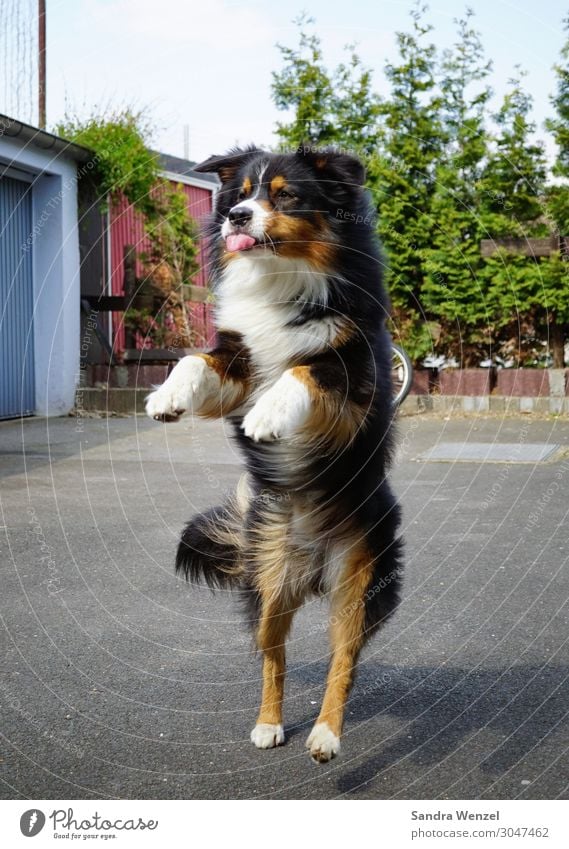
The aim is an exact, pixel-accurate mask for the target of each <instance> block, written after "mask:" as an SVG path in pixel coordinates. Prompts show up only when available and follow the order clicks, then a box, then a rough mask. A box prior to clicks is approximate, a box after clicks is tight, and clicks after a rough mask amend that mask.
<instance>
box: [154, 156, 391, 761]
mask: <svg viewBox="0 0 569 849" xmlns="http://www.w3.org/2000/svg"><path fill="white" fill-rule="evenodd" d="M196 170H198V171H204V172H215V173H217V174H218V175H219V178H220V180H221V189H220V191H219V193H218V196H217V203H216V209H215V212H214V214H213V217H212V220H211V223H210V226H209V231H208V235H209V239H210V242H211V249H212V263H213V281H212V282H213V286H214V291H215V297H216V307H215V312H216V327H217V342H216V345H215V347H214V348H213V350H211V351H209V352H208V353H200V354H196V355H194V356H187V357H184V358H183V359H181V360H180V362H179V363H178V364H177V365H176V367H175V368H174V369H173V371H172V373H171V374H170V376H169V377H168V379H167V380H166V382H165V383H164V384H163V385H162V386H161V387H160V388H158V389H156V391H154V392H152V393H151V394H150V395H149V396H148V399H147V402H146V409H147V412H148V415H149V416H151V417H153V418H154V419H157V420H159V421H173V420H176V419H178V418H179V417H180V416H182V415H183V414H186V413H188V414H193V415H197V416H205V417H210V418H211V417H214V418H217V417H221V416H223V417H225V418H226V419H227V420H228V421H229V422H230V423H231V426H232V429H233V433H234V434H235V438H236V440H237V442H238V443H239V445H240V447H241V450H242V452H243V455H244V460H245V465H246V470H247V471H246V473H245V474H244V476H243V478H242V479H241V482H240V484H239V486H238V488H237V491H236V492H235V495H234V497H233V498H231V499H230V500H229V501H228V502H227V503H225V504H223V505H222V506H220V507H216V508H214V509H212V510H210V511H208V512H207V513H205V514H203V515H199V516H196V517H195V518H193V519H192V520H191V521H190V523H189V524H188V525H187V527H186V528H185V530H184V531H183V533H182V538H181V541H180V545H179V548H178V554H177V559H176V568H177V570H179V571H181V572H182V573H183V574H184V575H185V576H186V578H188V579H189V580H192V581H193V580H200V579H201V580H204V581H205V582H207V583H208V584H209V585H210V586H214V587H216V586H228V587H235V588H236V589H238V590H239V591H240V592H241V594H242V595H243V596H244V597H245V599H246V600H247V609H248V615H249V619H250V621H251V624H252V627H253V628H254V631H255V637H256V642H257V645H258V647H259V649H260V650H261V652H262V653H263V693H262V699H261V707H260V710H259V715H258V718H257V723H256V725H255V727H254V728H253V731H252V733H251V740H252V742H253V743H254V744H255V746H257V747H259V748H261V749H265V748H270V747H272V746H278V745H280V744H282V743H283V742H284V739H285V733H284V729H283V716H282V708H283V689H284V681H285V642H286V638H287V633H288V631H289V629H290V626H291V622H292V619H293V616H294V614H295V611H296V610H298V608H299V607H300V605H301V604H302V603H303V601H304V599H306V598H307V597H308V596H309V595H310V594H319V595H323V596H325V597H326V598H327V599H328V600H329V604H330V618H329V622H330V640H331V652H332V654H331V661H330V667H329V672H328V679H327V685H326V692H325V696H324V700H323V703H322V707H321V710H320V713H319V715H318V718H317V719H316V723H315V725H314V727H313V729H312V731H311V733H310V735H309V737H308V740H307V741H306V745H307V747H308V749H309V750H310V753H311V755H312V757H313V758H314V759H315V760H317V761H320V762H323V761H328V760H330V759H331V758H333V757H334V755H336V754H337V753H338V751H339V748H340V735H341V731H342V722H343V717H344V708H345V704H346V700H347V697H348V694H349V691H350V686H351V683H352V678H353V673H354V668H355V665H356V662H357V658H358V655H359V652H360V650H361V648H362V646H363V644H364V642H365V641H366V640H367V639H368V638H369V637H370V636H371V635H372V634H373V633H374V632H375V631H376V630H377V629H378V628H379V626H380V625H382V623H384V622H385V621H386V620H387V619H388V617H389V616H390V615H391V614H392V613H393V611H394V610H395V608H396V606H397V602H398V588H399V585H400V573H401V565H402V564H401V547H402V546H401V540H400V538H399V536H398V526H399V523H400V511H399V507H398V505H397V502H396V500H395V498H394V496H393V494H392V491H391V488H390V485H389V482H388V478H387V474H388V467H389V461H390V457H391V454H392V450H393V435H392V419H393V408H392V403H391V397H392V394H391V347H390V346H391V340H390V337H389V334H388V332H387V330H386V319H387V317H388V313H389V305H388V301H387V297H386V294H385V292H384V290H383V287H382V282H381V278H382V258H381V254H380V251H379V247H378V245H377V243H376V238H375V234H374V227H373V226H370V222H371V223H372V225H373V214H372V211H371V209H370V205H369V200H368V197H367V194H366V192H365V190H364V189H363V183H364V176H365V175H364V169H363V166H362V165H361V163H360V162H359V161H358V160H357V159H356V158H355V157H353V156H351V155H348V154H345V153H342V152H339V151H335V150H329V149H323V150H314V149H309V148H304V147H303V148H299V149H298V150H297V151H296V152H295V153H292V154H286V155H282V154H274V153H266V152H265V151H263V150H259V149H257V148H254V147H251V148H247V149H234V150H232V151H231V152H230V153H228V154H227V155H225V156H213V157H211V158H210V159H208V160H207V161H206V162H204V163H203V164H201V165H200V166H198V167H197V169H196ZM366 222H367V223H366Z"/></svg>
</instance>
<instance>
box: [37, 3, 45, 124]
mask: <svg viewBox="0 0 569 849" xmlns="http://www.w3.org/2000/svg"><path fill="white" fill-rule="evenodd" d="M38 111H39V120H38V124H39V127H40V129H42V130H44V129H45V0H38Z"/></svg>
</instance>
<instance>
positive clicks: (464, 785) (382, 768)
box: [0, 415, 569, 799]
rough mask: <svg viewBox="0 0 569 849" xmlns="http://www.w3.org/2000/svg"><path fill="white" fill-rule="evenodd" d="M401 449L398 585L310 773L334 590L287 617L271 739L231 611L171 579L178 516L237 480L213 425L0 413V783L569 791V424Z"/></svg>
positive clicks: (76, 795) (463, 427)
mask: <svg viewBox="0 0 569 849" xmlns="http://www.w3.org/2000/svg"><path fill="white" fill-rule="evenodd" d="M447 443H448V444H450V446H451V449H450V452H451V455H452V447H453V446H454V447H455V448H456V446H458V445H461V444H464V443H466V444H468V445H469V446H471V447H472V446H474V450H473V451H470V452H469V453H467V454H466V455H463V456H466V457H471V458H472V455H474V459H470V460H468V459H467V460H464V459H463V460H459V461H458V462H456V461H455V462H453V461H452V457H450V459H449V458H447V459H446V460H445V459H444V457H445V456H446V455H445V451H446V452H447V453H448V451H449V448H448V446H447ZM478 443H482V444H485V445H487V444H492V445H502V444H503V445H507V446H510V449H509V451H510V453H509V454H508V455H507V456H508V460H507V461H502V460H500V459H499V457H500V454H499V452H498V454H497V455H496V453H495V451H494V450H493V451H492V452H490V453H489V454H488V455H486V454H485V453H484V449H483V450H482V451H481V450H480V448H479V447H478V446H477V444H478ZM537 443H541V444H542V445H543V444H545V445H547V446H550V447H552V451H547V450H542V451H539V450H538V451H537V453H535V452H534V453H533V454H532V453H531V451H530V454H529V455H528V456H531V457H535V456H538V457H540V458H541V459H539V460H538V461H535V459H534V460H530V461H529V462H521V461H523V459H524V457H525V456H526V453H525V449H526V448H529V447H531V446H533V445H535V444H537ZM399 445H400V448H399V452H398V456H397V459H396V463H395V468H394V472H393V482H394V486H395V489H396V491H397V493H398V495H399V497H400V500H401V502H402V505H403V510H404V535H405V539H406V579H405V585H404V600H403V603H402V605H401V607H400V608H399V611H398V613H397V615H396V616H395V617H394V619H393V620H392V621H391V622H390V623H389V624H388V625H387V626H386V627H385V629H384V630H383V631H382V632H381V633H380V634H378V635H377V636H376V637H375V638H374V639H373V640H372V641H371V642H370V643H369V645H368V646H367V648H366V649H365V651H364V653H363V656H362V659H361V663H360V667H359V674H358V676H357V679H356V683H355V686H354V690H353V692H352V696H351V698H350V701H349V704H348V711H347V717H346V723H345V731H344V737H343V740H342V750H341V752H340V755H339V757H338V758H336V759H335V760H333V761H332V762H331V763H329V764H325V765H317V764H315V763H313V762H312V761H311V760H310V757H309V755H308V753H307V752H306V750H305V748H304V742H305V739H306V737H307V736H308V733H309V730H310V728H311V724H312V723H313V722H314V719H315V717H316V715H317V713H318V708H319V702H320V700H321V697H322V692H323V684H324V677H325V674H326V667H327V636H326V613H327V608H326V603H325V602H322V601H318V600H314V601H311V602H309V603H308V604H307V605H306V606H305V607H304V608H303V609H302V610H301V611H300V612H299V613H298V615H297V617H296V620H295V625H294V628H293V632H292V635H291V639H290V643H289V651H288V668H289V671H288V679H287V689H286V704H285V730H286V734H287V741H286V744H285V745H284V746H283V747H281V748H278V749H274V750H268V751H259V750H257V749H255V748H254V747H253V746H252V744H251V743H250V742H249V733H250V731H251V728H252V726H253V724H254V721H255V715H256V710H257V706H258V700H259V691H260V658H259V657H258V656H256V655H255V653H254V651H252V645H251V638H250V635H249V633H248V632H247V630H246V629H245V627H244V625H243V623H242V619H241V616H240V611H239V606H238V604H237V603H236V601H235V599H234V598H233V597H232V596H231V594H230V593H223V592H221V593H217V594H216V595H213V594H212V593H211V592H210V591H209V590H207V589H201V588H195V587H188V586H187V585H186V584H185V583H184V582H183V581H181V580H180V579H178V578H176V577H175V576H174V572H173V556H174V552H175V547H176V543H177V539H178V535H179V532H180V528H181V526H182V524H183V523H184V521H186V520H187V519H188V518H189V517H190V516H191V515H192V513H194V512H195V511H196V510H200V509H203V508H205V507H207V506H209V505H213V504H215V503H217V502H218V501H220V499H221V498H222V496H223V493H224V492H226V491H227V490H228V489H230V488H231V487H232V486H233V485H234V484H235V482H236V481H237V479H238V477H239V474H240V459H239V456H238V454H237V449H236V447H235V446H234V445H233V443H232V441H231V439H230V438H229V437H228V436H227V434H226V433H225V431H224V429H223V426H222V425H221V424H220V423H207V422H205V423H204V422H195V421H192V420H182V421H181V422H179V423H176V424H171V425H160V424H156V423H154V422H151V421H149V420H147V419H146V418H144V417H130V418H109V419H97V418H78V419H75V418H73V417H69V418H60V419H27V420H25V421H23V422H2V423H0V505H1V508H2V514H1V516H0V524H1V525H3V526H4V527H3V529H2V534H1V536H0V561H1V562H0V567H1V571H2V575H1V585H0V586H1V590H0V613H1V615H2V622H3V630H2V632H1V638H0V639H1V643H0V706H1V711H2V727H1V730H2V743H1V750H0V778H1V779H2V789H1V790H0V793H1V794H2V796H3V798H18V799H23V798H30V799H41V798H43V799H82V798H86V799H88V798H101V799H105V798H133V799H140V798H142V799H144V798H149V799H159V798H175V799H183V798H186V799H190V798H208V799H225V798H230V799H234V798H240V799H243V798H246V799H252V798H276V799H285V798H314V799H324V798H336V797H343V798H351V799H362V798H411V799H413V798H416V799H424V798H441V799H445V798H451V799H452V798H466V799H469V798H488V799H490V798H496V799H514V798H533V799H538V798H539V799H554V798H568V797H569V757H568V756H567V748H568V746H569V717H568V713H569V681H568V672H569V664H568V658H569V652H568V638H569V627H568V619H569V614H568V604H567V599H568V596H569V577H568V570H567V556H568V554H569V538H568V537H569V534H568V523H567V510H568V507H569V498H568V496H567V494H568V492H569V421H568V420H567V419H565V420H562V419H557V420H555V419H545V418H544V419H534V418H529V417H525V418H524V417H519V418H497V417H494V418H492V417H488V418H483V417H476V416H473V417H470V418H461V417H451V418H448V419H444V418H437V417H433V416H428V415H425V416H414V417H408V418H403V419H402V420H401V421H400V423H399ZM441 445H444V446H447V447H446V448H445V449H444V450H443V451H442V459H441V451H440V450H439V451H435V452H434V454H433V453H432V449H433V448H435V447H437V446H438V447H439V449H440V446H441ZM516 445H518V446H519V447H520V451H519V452H518V453H516V451H515V450H514V452H513V453H512V451H511V446H516ZM429 452H431V453H429ZM458 453H459V456H460V451H459V452H458ZM429 456H430V457H431V458H432V457H434V458H435V459H430V460H429V459H425V458H428V457H429ZM496 456H497V457H498V459H493V460H492V462H490V461H489V459H492V458H495V457H496Z"/></svg>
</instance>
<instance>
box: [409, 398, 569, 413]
mask: <svg viewBox="0 0 569 849" xmlns="http://www.w3.org/2000/svg"><path fill="white" fill-rule="evenodd" d="M400 413H401V415H404V416H405V415H408V416H409V415H410V416H412V415H416V414H418V413H460V414H473V413H474V414H478V413H496V414H498V415H512V414H515V413H538V414H541V415H544V414H545V415H547V414H549V415H556V416H559V415H569V398H560V397H553V396H550V397H538V396H536V397H532V396H523V395H522V396H515V395H512V396H506V395H408V396H407V398H406V399H405V401H404V402H403V404H402V405H401V408H400Z"/></svg>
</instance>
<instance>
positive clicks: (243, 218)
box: [228, 206, 253, 227]
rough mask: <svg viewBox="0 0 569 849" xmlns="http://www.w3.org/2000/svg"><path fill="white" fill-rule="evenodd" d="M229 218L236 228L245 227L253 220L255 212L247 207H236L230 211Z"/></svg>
mask: <svg viewBox="0 0 569 849" xmlns="http://www.w3.org/2000/svg"><path fill="white" fill-rule="evenodd" d="M228 218H229V220H230V221H231V223H232V224H235V226H236V227H243V226H244V225H245V224H248V223H249V221H250V220H251V219H252V218H253V210H252V209H249V208H248V207H246V206H234V207H233V209H230V210H229V215H228Z"/></svg>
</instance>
